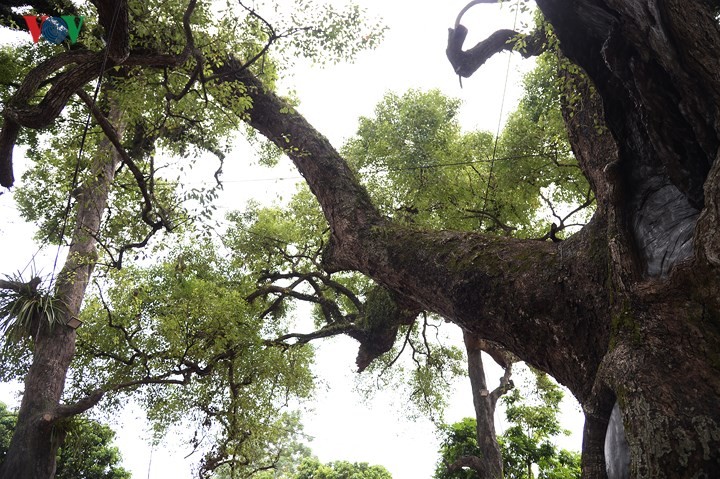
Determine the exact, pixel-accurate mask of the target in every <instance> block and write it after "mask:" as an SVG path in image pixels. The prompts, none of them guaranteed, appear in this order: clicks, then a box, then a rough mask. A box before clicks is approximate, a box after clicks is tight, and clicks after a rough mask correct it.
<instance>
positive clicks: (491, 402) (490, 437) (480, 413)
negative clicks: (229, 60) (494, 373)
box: [449, 331, 512, 479]
mask: <svg viewBox="0 0 720 479" xmlns="http://www.w3.org/2000/svg"><path fill="white" fill-rule="evenodd" d="M463 341H464V342H465V351H466V352H467V359H468V377H469V378H470V387H471V388H472V398H473V407H474V410H475V420H476V423H477V431H476V435H477V441H478V447H479V448H480V451H481V452H482V455H481V456H480V457H477V460H476V461H472V462H471V463H472V464H473V466H472V467H473V469H475V471H476V472H477V473H478V476H479V477H483V478H487V479H502V477H503V458H502V453H501V452H500V444H498V440H497V434H496V432H495V408H496V406H497V401H498V399H500V397H501V396H502V395H503V394H504V393H505V392H507V391H508V390H509V389H510V388H511V387H512V386H511V385H510V384H509V382H510V374H511V371H512V359H511V358H509V355H508V354H502V352H499V353H500V354H499V356H502V357H499V358H498V359H499V361H498V364H500V365H501V366H502V367H503V368H504V369H505V374H504V376H503V378H502V380H501V382H500V386H499V387H498V388H496V389H495V390H493V391H492V392H491V391H489V390H488V388H487V381H486V379H485V368H484V365H483V360H482V353H483V350H484V349H493V348H488V346H487V345H486V342H485V341H483V339H482V338H480V337H479V336H478V335H476V334H472V333H469V332H467V331H464V332H463ZM496 349H497V348H496ZM493 356H495V355H493ZM461 459H463V460H466V458H461ZM461 465H464V464H462V460H461V461H460V464H458V463H457V462H456V463H454V464H452V465H451V466H450V467H449V469H451V470H452V469H453V467H454V466H457V467H459V466H461Z"/></svg>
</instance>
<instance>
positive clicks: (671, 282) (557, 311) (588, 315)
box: [224, 1, 720, 478]
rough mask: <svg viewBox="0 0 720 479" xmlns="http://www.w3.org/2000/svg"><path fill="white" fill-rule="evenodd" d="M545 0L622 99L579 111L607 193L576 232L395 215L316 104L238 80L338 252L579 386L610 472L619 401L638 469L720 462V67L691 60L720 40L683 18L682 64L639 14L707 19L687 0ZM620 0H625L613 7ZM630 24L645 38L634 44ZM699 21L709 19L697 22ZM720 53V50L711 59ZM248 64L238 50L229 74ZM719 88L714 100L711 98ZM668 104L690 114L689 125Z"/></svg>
mask: <svg viewBox="0 0 720 479" xmlns="http://www.w3.org/2000/svg"><path fill="white" fill-rule="evenodd" d="M539 3H540V5H541V7H542V8H543V11H545V13H546V15H547V16H548V18H549V19H550V21H551V23H553V26H554V27H555V29H556V30H557V33H558V36H559V37H560V40H561V42H562V43H561V46H562V48H563V52H564V53H565V54H567V55H568V56H569V57H570V58H571V59H572V60H573V61H575V62H577V63H579V64H580V65H581V66H583V68H584V69H585V70H586V72H587V73H588V74H589V75H590V77H591V79H592V81H593V83H594V85H595V88H597V91H598V93H599V95H600V99H601V100H602V106H603V107H604V110H602V109H600V108H599V106H600V105H599V103H598V102H597V101H595V102H593V101H592V100H591V98H587V101H583V102H582V103H581V104H580V105H579V106H577V107H576V108H577V110H576V111H575V112H574V115H571V117H572V118H576V120H575V121H568V127H569V129H570V130H571V139H573V146H574V148H575V150H576V155H577V156H578V159H579V161H580V164H581V167H582V168H583V170H584V172H585V174H586V175H587V176H588V178H589V179H590V181H591V184H592V185H593V187H594V189H595V193H596V194H597V196H598V202H599V205H598V210H597V213H596V215H595V216H594V218H593V220H592V221H591V222H590V223H589V224H588V225H587V226H586V227H585V228H583V230H582V231H580V232H579V233H578V234H576V235H574V236H573V237H571V238H570V239H569V240H567V241H564V242H562V243H559V244H545V243H538V242H526V241H518V240H512V239H504V238H503V239H500V238H494V237H490V236H487V235H482V234H476V233H459V232H448V231H424V230H413V229H410V228H406V227H401V226H398V225H394V224H392V223H391V222H389V221H388V220H386V219H384V218H382V217H381V216H380V215H379V214H378V212H377V210H376V209H375V208H374V207H373V206H372V204H371V202H370V200H369V198H368V195H367V193H366V192H365V190H364V189H363V188H362V187H361V186H360V184H359V182H358V180H357V178H355V176H354V174H353V173H352V172H351V171H350V170H349V168H348V167H347V165H346V164H345V162H344V161H343V159H342V158H341V157H340V156H339V155H338V154H337V152H336V151H335V150H334V149H333V148H332V146H331V145H330V144H329V142H328V141H327V140H326V139H325V138H324V137H323V136H322V135H320V134H319V133H318V132H316V131H315V130H314V129H313V128H312V127H311V126H310V125H309V124H308V123H307V122H306V121H305V120H304V118H302V116H301V115H299V114H298V113H297V112H296V111H294V110H292V109H291V108H288V106H287V105H286V104H285V103H284V102H283V101H282V100H280V99H279V98H277V97H276V96H275V95H273V94H272V93H270V92H267V91H265V90H264V88H263V86H262V84H261V83H260V82H259V81H258V80H257V79H256V78H254V77H252V76H251V75H249V74H248V73H247V72H244V73H242V74H238V75H235V77H234V79H235V80H237V81H240V82H242V83H244V84H245V85H246V86H247V87H248V92H249V94H250V96H251V97H252V99H253V108H252V110H251V111H250V119H249V122H250V124H251V125H252V126H253V127H255V128H256V129H257V130H258V131H260V132H261V133H263V134H265V135H266V136H267V137H268V138H270V139H271V140H272V141H274V142H275V143H276V144H277V145H278V146H280V147H281V148H283V149H284V150H285V151H287V152H288V155H289V156H290V157H291V158H292V160H293V161H294V162H295V164H296V166H297V167H298V169H299V170H300V172H301V173H302V174H303V176H304V177H305V178H306V180H307V182H308V184H309V186H310V188H311V190H312V191H313V193H314V194H315V195H316V196H317V198H318V200H319V202H320V204H321V206H322V208H323V211H324V213H325V216H326V217H327V219H328V221H329V223H330V226H331V232H332V236H331V244H330V247H329V248H328V251H327V252H326V258H325V259H326V265H327V267H328V268H329V269H331V270H340V269H350V270H355V271H360V272H363V273H365V274H368V275H369V276H371V277H372V278H373V279H375V280H376V281H378V282H380V283H382V284H383V285H384V286H386V287H388V288H390V289H392V290H394V291H398V292H399V293H400V294H402V295H404V296H407V297H409V298H410V299H411V300H413V301H415V302H417V303H418V304H420V305H421V306H422V307H425V308H427V309H428V310H430V311H433V312H436V313H438V314H440V315H442V316H444V317H446V318H449V319H451V320H452V321H453V322H455V323H457V324H458V325H460V326H461V327H463V328H464V329H465V330H467V331H469V332H473V333H476V334H479V335H481V336H482V337H484V338H487V339H490V340H492V341H495V342H497V343H499V344H501V345H502V346H504V347H506V348H507V349H508V350H510V351H512V352H513V353H515V354H516V355H517V356H518V357H519V358H520V359H521V360H524V361H526V362H528V363H530V364H531V365H533V366H535V367H538V368H539V369H541V370H543V371H546V372H548V373H550V374H551V375H553V376H554V377H555V378H556V379H557V380H558V381H559V382H561V383H562V384H564V385H566V386H567V387H568V388H569V389H570V390H571V391H572V392H573V394H574V395H575V397H576V398H577V399H578V400H579V401H580V403H581V404H582V405H583V408H584V410H585V413H586V417H587V418H588V420H587V424H586V439H585V446H586V449H585V450H584V453H583V465H584V475H585V477H593V478H594V477H605V468H604V467H603V466H604V462H605V458H604V453H603V447H602V445H603V438H604V436H605V429H606V427H607V423H608V418H609V417H610V413H611V411H612V406H613V404H614V403H615V401H616V400H617V401H618V402H619V406H620V409H621V411H622V413H623V419H624V422H625V425H626V434H627V438H628V443H629V445H630V448H631V453H632V464H631V474H632V475H633V477H648V478H656V477H703V476H706V477H713V476H716V475H718V473H719V468H720V462H719V461H720V453H719V452H718V451H720V413H719V411H718V409H717V407H716V404H717V398H718V396H720V379H719V377H720V375H718V364H720V362H718V360H717V354H716V351H718V350H720V334H718V333H719V328H718V322H719V320H718V318H720V305H719V304H718V294H717V292H718V291H720V284H719V283H720V281H718V271H717V266H718V262H717V258H718V251H717V243H718V240H717V233H716V231H717V221H716V220H717V218H718V217H720V215H718V207H717V199H716V193H715V192H716V191H717V188H718V187H717V186H716V183H715V182H714V181H716V178H715V175H717V173H715V172H716V171H717V169H718V168H717V167H716V168H714V169H713V170H712V173H714V174H711V175H709V176H708V171H710V168H709V167H708V165H709V164H711V163H709V162H711V161H714V154H715V152H716V151H717V140H713V139H712V138H713V137H715V138H716V137H717V136H718V135H717V133H712V134H711V131H710V130H711V129H713V131H714V129H715V128H717V126H716V125H715V123H716V121H715V118H717V114H716V110H717V108H716V106H715V103H714V99H713V97H712V95H711V96H709V97H708V96H707V95H705V96H703V91H704V89H707V88H710V89H711V90H712V89H714V88H715V87H714V84H715V83H716V81H717V80H716V79H715V78H708V76H707V75H705V79H707V81H708V84H707V85H706V86H705V87H704V88H702V89H701V88H699V85H700V84H701V80H699V79H698V77H693V78H690V76H688V75H687V74H686V73H685V72H686V70H687V69H695V70H700V69H702V68H703V67H702V65H701V64H700V62H697V61H695V60H694V57H696V56H697V49H698V48H701V49H702V50H707V49H706V48H705V46H702V47H698V46H696V45H694V44H693V45H691V44H687V43H686V40H679V39H677V38H675V34H674V33H673V35H672V37H673V38H674V41H676V42H678V41H681V42H683V43H685V48H686V49H687V50H688V52H685V53H683V56H682V58H683V60H682V63H683V64H687V65H682V66H678V65H677V64H673V63H672V62H673V61H675V62H677V61H678V59H677V57H674V58H675V59H674V60H673V58H671V57H669V56H668V52H667V51H664V50H663V48H668V49H671V51H674V52H676V55H679V54H680V53H682V52H679V51H678V50H677V45H676V44H672V45H669V44H668V42H667V41H666V42H665V43H664V44H663V45H664V46H662V45H652V47H653V48H654V49H652V51H651V52H649V53H648V52H646V51H643V50H642V48H644V47H643V44H642V43H641V40H645V39H646V38H647V36H648V35H656V33H654V32H649V31H647V28H646V29H645V30H644V33H643V35H644V36H638V34H637V32H629V31H628V29H629V28H630V26H628V25H625V24H624V23H623V22H624V21H625V22H630V23H632V24H633V25H635V23H637V22H645V25H646V26H647V25H648V23H647V22H648V18H647V16H646V13H647V8H650V9H651V10H652V9H653V8H654V9H655V10H656V11H661V13H662V15H661V16H662V17H663V18H662V22H661V25H662V26H663V27H664V28H665V27H666V26H667V25H668V24H669V25H671V26H672V28H673V29H674V30H678V31H682V32H684V33H686V34H689V33H690V32H688V31H687V27H688V26H687V25H684V26H685V28H684V29H683V28H680V27H681V25H679V24H682V21H681V19H680V17H678V15H679V13H678V12H679V10H677V9H676V7H677V6H678V4H676V3H674V2H670V3H669V4H668V5H670V6H671V7H672V8H669V7H668V6H663V5H659V4H658V3H656V2H610V1H607V2H593V4H592V5H591V4H590V2H588V1H578V2H575V3H574V6H573V7H571V8H570V7H568V5H567V4H566V3H565V2H559V1H557V2H550V1H545V2H539ZM609 3H613V11H612V12H609V11H608V9H607V8H600V7H598V5H600V4H603V5H605V6H606V7H607V5H608V4H609ZM640 4H643V5H645V7H647V8H645V7H644V8H641V9H640V13H638V11H635V10H634V8H639V7H638V5H640ZM684 5H685V4H684ZM598 8H599V10H598ZM688 8H689V10H691V12H689V13H690V16H691V18H693V19H694V20H697V21H698V22H699V23H698V25H702V26H703V27H704V28H705V29H706V31H705V33H703V35H708V36H711V37H712V39H711V40H710V41H709V42H708V43H709V44H710V45H713V44H714V43H715V41H716V40H717V38H718V33H717V25H716V24H715V23H714V22H710V23H708V21H700V19H699V18H698V17H697V15H695V14H696V13H697V12H696V11H697V10H698V9H702V8H704V7H702V6H698V5H694V4H693V5H692V6H691V7H688ZM641 14H642V15H641ZM665 16H675V18H674V19H673V20H668V19H667V18H665ZM656 17H657V15H656ZM618 18H619V19H620V20H618ZM650 18H655V17H650ZM631 19H632V20H633V22H635V23H633V22H631V21H630V20H631ZM655 19H656V20H658V21H659V19H658V18H655ZM635 26H637V25H635ZM621 27H622V28H621ZM619 29H621V30H622V31H621V32H620V30H619ZM619 32H620V33H619ZM595 34H598V35H600V34H602V35H604V37H602V38H599V37H596V36H593V35H595ZM625 35H627V36H628V37H631V39H633V40H634V41H635V44H634V45H632V48H633V49H632V50H631V49H630V46H629V45H627V42H626V39H625ZM667 35H670V33H667ZM698 35H699V33H698V32H692V35H690V38H693V39H696V38H698ZM668 41H669V40H668ZM698 41H699V40H698ZM566 46H567V48H566ZM646 50H647V48H646ZM716 51H720V49H718V50H716ZM706 53H707V54H708V55H710V53H709V52H706ZM645 54H651V56H654V57H656V58H655V59H654V60H652V61H651V60H648V59H647V58H645V56H646V55H645ZM715 56H716V55H715ZM612 59H614V60H612ZM613 61H614V62H615V63H613ZM663 62H664V63H665V64H666V67H667V68H666V71H665V73H663V74H662V75H661V76H660V77H657V78H656V73H657V74H659V73H660V72H654V70H652V69H653V68H658V67H659V65H662V64H663ZM714 63H716V61H715V59H714V57H713V58H712V59H709V60H708V64H711V65H712V64H714ZM613 64H617V65H619V66H622V65H625V64H627V65H637V68H638V69H640V70H635V71H634V72H635V73H638V72H639V74H640V76H639V77H638V76H633V72H628V71H626V70H623V71H621V72H619V73H616V72H614V71H612V70H610V68H609V66H608V65H613ZM234 65H237V63H234V62H233V61H230V62H228V63H227V64H226V65H225V67H224V68H225V69H226V71H225V73H226V74H227V76H226V78H228V79H229V78H231V77H232V71H233V69H234V68H236V66H234ZM642 68H645V69H646V70H642ZM651 70H652V71H651ZM620 76H622V77H620ZM666 77H670V79H667V78H666ZM656 79H657V80H660V82H656V81H652V80H656ZM675 80H677V82H680V83H677V82H675ZM663 89H665V90H663ZM668 89H672V91H667V90H668ZM710 93H711V92H710ZM679 95H682V97H684V99H683V98H681V97H680V96H679ZM698 95H700V96H698ZM701 97H702V98H707V99H708V101H707V103H705V102H699V101H698V98H701ZM678 101H680V104H678ZM628 107H630V108H628ZM585 110H586V111H585ZM288 111H289V113H287V112H288ZM584 111H585V113H583V112H584ZM665 111H667V112H670V113H671V115H670V117H669V118H666V117H667V115H666V114H665ZM598 112H599V115H600V116H599V118H600V119H601V122H600V123H601V124H602V123H603V122H605V123H607V125H608V130H606V131H604V132H603V131H602V130H601V132H598V133H596V134H588V131H589V130H595V127H596V126H597V124H596V122H594V121H593V122H590V119H593V118H596V117H597V114H598ZM583 118H584V121H583V120H582V119H583ZM660 118H662V119H663V120H662V121H661V120H660ZM664 121H669V122H670V124H673V123H674V124H675V126H674V127H672V128H675V130H671V127H669V126H668V125H666V124H664V123H663V122H664ZM693 123H697V124H696V125H695V124H693ZM708 153H712V157H711V156H710V155H709V154H708ZM711 158H712V160H711ZM706 180H710V181H709V182H708V184H707V185H705V189H706V191H710V192H711V193H712V194H708V195H707V198H706V197H705V194H704V193H703V192H702V188H700V189H698V184H699V185H703V184H704V183H705V182H706ZM713 195H715V196H713ZM705 205H707V206H705ZM700 208H704V209H703V213H702V215H701V216H699V212H700ZM698 217H700V218H702V221H701V222H700V223H698ZM696 225H697V227H696ZM695 238H697V239H699V240H700V241H699V242H698V241H697V240H696V239H695ZM688 245H689V246H688ZM693 245H694V248H693Z"/></svg>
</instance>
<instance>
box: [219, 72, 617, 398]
mask: <svg viewBox="0 0 720 479" xmlns="http://www.w3.org/2000/svg"><path fill="white" fill-rule="evenodd" d="M240 67H241V63H240V62H238V61H237V60H233V59H231V60H230V61H228V62H227V63H226V64H225V65H223V66H222V67H218V68H217V70H218V71H216V72H215V73H216V74H218V73H219V74H222V76H223V78H224V79H226V81H230V80H235V81H238V82H241V83H242V84H243V85H244V88H243V89H241V90H240V91H239V92H238V94H247V95H249V96H250V97H251V99H252V102H253V107H252V109H251V110H250V111H249V123H250V125H251V126H253V127H254V128H256V129H257V130H258V131H260V132H261V133H263V134H264V135H265V136H267V137H268V138H269V139H270V140H272V141H273V142H274V143H275V144H276V145H277V146H279V147H280V148H283V149H284V150H285V151H286V152H287V154H288V155H289V156H290V158H291V159H292V160H293V162H294V163H295V165H296V166H297V168H298V170H299V171H300V172H301V174H302V175H303V176H304V177H305V179H306V180H307V182H308V184H309V186H310V189H311V190H312V192H313V193H314V194H315V195H316V197H317V198H318V200H319V202H320V205H321V207H322V209H323V212H324V213H325V216H326V218H327V219H328V221H329V223H330V227H331V241H330V245H329V247H328V249H327V250H326V254H325V261H326V266H327V267H328V268H330V269H331V270H338V269H350V270H356V271H359V272H362V273H364V274H367V275H369V276H370V277H372V278H373V279H375V280H376V281H378V282H380V283H381V284H383V285H384V286H386V287H388V288H389V289H390V290H392V291H396V292H398V293H400V294H401V295H402V296H404V297H407V298H409V299H410V300H412V301H414V302H415V303H417V304H418V305H419V307H420V308H422V309H425V310H428V311H432V312H435V313H437V314H440V315H441V316H443V317H446V318H448V319H450V320H452V321H454V322H456V323H458V324H459V325H461V326H462V327H463V328H464V329H467V330H470V331H477V332H479V333H481V334H482V335H483V337H486V338H488V339H491V340H493V341H495V342H497V343H500V344H502V345H503V346H505V347H506V348H508V349H509V350H511V351H512V352H513V353H515V354H517V355H518V356H519V357H520V358H521V359H522V360H525V361H528V362H529V363H531V364H532V365H534V366H536V367H538V368H539V369H542V370H544V371H548V372H550V373H551V374H553V376H554V377H555V378H556V379H558V380H559V381H560V382H562V383H563V384H565V385H567V386H568V387H570V389H571V390H573V392H574V393H575V394H576V396H579V397H582V396H583V395H584V394H586V393H588V392H589V390H590V388H591V387H592V384H591V379H590V378H592V377H593V375H594V371H595V370H596V368H597V366H598V364H599V361H600V359H601V358H602V355H603V354H604V352H605V349H606V347H607V338H608V335H607V326H606V325H608V324H609V321H608V320H607V318H604V317H603V318H602V319H600V318H599V317H598V316H603V315H604V314H606V312H607V307H606V306H603V305H605V304H606V302H607V297H606V295H604V294H603V287H602V284H603V281H605V279H604V278H605V275H606V273H607V271H606V268H605V267H604V266H603V265H604V264H605V263H604V259H605V253H606V251H605V248H604V246H603V243H602V240H603V238H604V236H603V235H604V228H605V225H604V223H603V220H602V218H597V219H596V220H595V221H593V222H591V223H590V224H589V225H588V226H586V227H585V228H584V229H583V231H582V232H581V233H579V234H577V235H575V236H574V237H573V238H572V239H571V240H569V241H565V242H563V243H560V244H559V245H561V246H558V244H549V243H541V242H537V241H521V240H514V239H505V238H497V237H491V236H486V235H482V234H477V233H455V232H448V231H417V230H412V229H409V228H407V227H403V226H399V225H393V224H390V223H389V222H388V221H387V220H386V219H383V218H382V217H381V216H380V215H379V213H378V212H377V210H376V209H375V207H374V206H373V205H372V203H371V201H370V198H369V196H368V194H367V192H366V190H365V189H364V188H363V187H362V186H361V185H360V183H359V181H358V179H357V177H356V176H355V174H354V173H353V172H352V171H351V170H350V168H349V167H348V166H347V164H346V163H345V161H344V160H343V159H342V158H341V157H340V155H339V154H338V153H337V151H335V149H334V148H333V147H332V145H330V143H329V142H328V140H327V139H326V138H324V137H323V136H322V135H320V134H319V133H318V132H317V131H316V130H314V129H313V128H312V126H310V125H309V124H308V122H307V121H306V120H305V119H304V118H303V117H302V116H301V115H300V114H299V113H298V112H297V111H295V110H294V109H293V108H292V107H291V106H290V105H288V104H287V103H285V102H284V101H282V100H281V99H280V98H278V97H277V96H276V95H275V94H273V93H272V92H268V91H266V89H265V87H264V85H263V84H262V82H260V80H259V79H257V78H256V77H254V76H253V75H252V74H251V73H249V72H248V71H240ZM236 71H239V73H237V74H234V72H236ZM420 266H421V267H420ZM590 285H594V286H590ZM508 298H511V299H510V300H508ZM590 318H593V319H590ZM583 321H593V322H596V323H597V324H598V325H599V328H600V330H599V331H596V332H594V334H593V335H592V337H590V336H588V337H578V335H577V327H576V326H575V325H577V324H578V323H580V322H583ZM548 351H551V353H550V354H549V353H548ZM578 370H581V371H583V372H582V373H581V374H578Z"/></svg>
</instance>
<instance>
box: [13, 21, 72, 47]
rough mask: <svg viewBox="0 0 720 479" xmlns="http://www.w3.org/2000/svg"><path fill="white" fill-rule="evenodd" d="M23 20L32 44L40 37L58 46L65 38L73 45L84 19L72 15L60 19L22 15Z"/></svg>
mask: <svg viewBox="0 0 720 479" xmlns="http://www.w3.org/2000/svg"><path fill="white" fill-rule="evenodd" d="M23 18H24V19H25V23H27V26H28V30H30V35H31V36H32V39H33V42H34V43H37V42H38V41H39V40H40V36H42V37H43V38H44V39H45V40H47V41H49V42H50V43H54V44H55V45H59V44H60V43H62V42H64V41H65V39H67V38H70V43H75V42H76V41H77V37H78V34H79V33H80V29H81V28H82V25H83V20H84V19H85V17H76V16H74V15H63V16H62V17H48V16H47V15H39V16H36V15H23Z"/></svg>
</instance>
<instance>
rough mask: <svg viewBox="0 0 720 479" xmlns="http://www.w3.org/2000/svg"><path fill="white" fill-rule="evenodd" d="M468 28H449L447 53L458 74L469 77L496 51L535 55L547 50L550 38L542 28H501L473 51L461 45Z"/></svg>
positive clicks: (524, 55) (460, 26)
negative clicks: (518, 30)
mask: <svg viewBox="0 0 720 479" xmlns="http://www.w3.org/2000/svg"><path fill="white" fill-rule="evenodd" d="M467 34H468V29H467V28H465V27H464V26H463V25H458V26H457V27H456V28H450V29H448V45H447V49H446V50H445V53H446V54H447V57H448V60H450V64H451V65H452V66H453V69H454V70H455V73H457V74H458V75H460V76H462V77H465V78H467V77H469V76H471V75H472V74H473V73H475V71H477V69H478V68H480V67H481V66H482V65H483V63H485V62H486V61H487V60H488V59H489V58H490V57H492V56H493V55H495V54H496V53H500V52H502V51H505V50H507V51H518V52H519V53H520V54H521V55H522V56H523V57H525V58H528V57H532V56H536V55H539V54H541V53H542V52H543V51H545V48H546V46H547V38H546V36H545V32H544V31H542V30H535V31H534V32H532V33H530V34H527V35H524V34H522V33H519V32H516V31H515V30H498V31H496V32H495V33H493V34H492V35H490V36H489V37H487V38H486V39H485V40H483V41H481V42H480V43H478V44H477V45H475V46H474V47H472V48H471V49H470V50H466V51H463V49H462V46H463V43H464V42H465V38H466V37H467Z"/></svg>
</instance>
